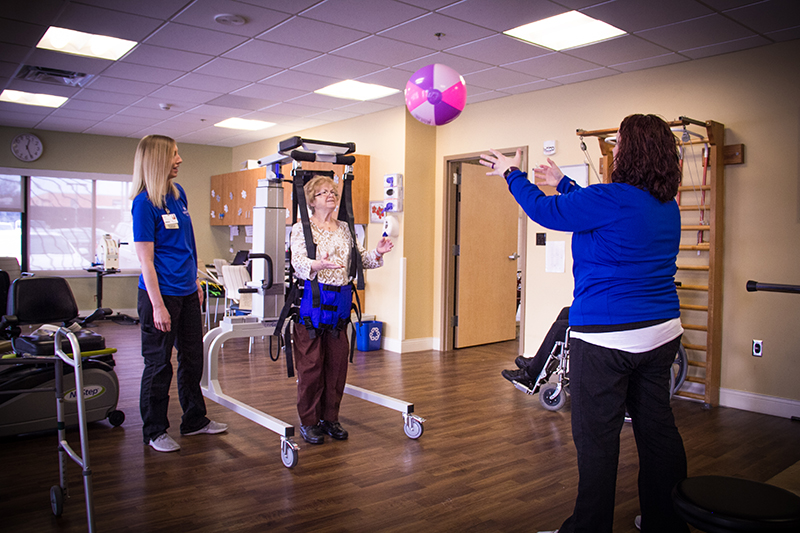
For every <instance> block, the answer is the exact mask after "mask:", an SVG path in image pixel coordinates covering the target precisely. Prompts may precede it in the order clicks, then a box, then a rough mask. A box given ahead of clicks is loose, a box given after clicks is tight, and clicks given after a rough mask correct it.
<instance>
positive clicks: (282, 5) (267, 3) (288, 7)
mask: <svg viewBox="0 0 800 533" xmlns="http://www.w3.org/2000/svg"><path fill="white" fill-rule="evenodd" d="M239 2H242V3H243V4H252V5H254V6H259V7H269V8H270V9H275V10H277V11H283V12H284V13H292V14H297V13H300V12H301V11H303V10H305V9H308V8H309V7H311V6H313V5H314V4H317V3H319V0H239Z"/></svg>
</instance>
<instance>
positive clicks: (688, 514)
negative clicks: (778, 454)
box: [672, 476, 800, 533]
mask: <svg viewBox="0 0 800 533" xmlns="http://www.w3.org/2000/svg"><path fill="white" fill-rule="evenodd" d="M672 502H673V504H674V506H675V511H676V512H677V513H678V516H680V517H681V518H683V519H684V520H686V522H688V523H689V524H690V525H692V526H694V527H696V528H697V529H699V530H701V531H705V532H707V533H731V532H768V531H794V532H797V531H800V496H797V495H796V494H794V493H793V492H789V491H788V490H785V489H782V488H780V487H776V486H774V485H768V484H767V483H759V482H757V481H750V480H747V479H740V478H735V477H727V476H697V477H690V478H687V479H684V480H683V481H681V482H680V483H678V484H677V485H675V488H674V489H673V490H672Z"/></svg>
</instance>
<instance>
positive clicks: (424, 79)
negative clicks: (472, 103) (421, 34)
mask: <svg viewBox="0 0 800 533" xmlns="http://www.w3.org/2000/svg"><path fill="white" fill-rule="evenodd" d="M405 94H406V108H408V112H409V113H411V115H412V116H413V117H414V118H415V119H417V120H419V121H420V122H422V123H423V124H427V125H429V126H441V125H442V124H447V123H448V122H452V121H454V120H455V119H456V118H457V117H458V115H460V114H461V111H463V110H464V106H465V105H466V103H467V86H466V84H465V83H464V78H462V77H461V75H460V74H459V73H458V72H456V71H455V70H453V69H452V68H450V67H448V66H447V65H442V64H440V63H434V64H432V65H428V66H425V67H422V68H421V69H419V70H418V71H416V72H415V73H414V75H413V76H411V78H410V79H409V80H408V83H406V93H405Z"/></svg>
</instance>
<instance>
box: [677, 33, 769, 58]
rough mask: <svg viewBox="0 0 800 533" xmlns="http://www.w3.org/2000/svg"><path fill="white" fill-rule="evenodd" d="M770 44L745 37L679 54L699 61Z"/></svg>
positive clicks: (762, 39)
mask: <svg viewBox="0 0 800 533" xmlns="http://www.w3.org/2000/svg"><path fill="white" fill-rule="evenodd" d="M767 44H770V41H768V40H767V39H765V38H764V37H761V36H760V35H754V36H752V37H745V38H744V39H737V40H734V41H728V42H725V43H717V44H712V45H709V46H702V47H699V48H691V49H689V50H681V54H682V55H685V56H687V57H691V58H692V59H700V58H702V57H709V56H715V55H719V54H727V53H730V52H737V51H739V50H746V49H748V48H753V47H755V46H764V45H767Z"/></svg>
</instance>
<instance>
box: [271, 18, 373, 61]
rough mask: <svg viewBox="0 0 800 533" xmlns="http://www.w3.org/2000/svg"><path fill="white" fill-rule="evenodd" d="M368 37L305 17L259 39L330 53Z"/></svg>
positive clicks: (291, 20) (293, 20)
mask: <svg viewBox="0 0 800 533" xmlns="http://www.w3.org/2000/svg"><path fill="white" fill-rule="evenodd" d="M368 35H369V34H368V33H366V32H363V31H358V30H354V29H352V28H345V27H342V26H334V25H333V24H328V23H326V22H321V21H318V20H313V19H309V18H305V17H292V18H291V19H289V20H287V21H286V22H284V23H282V24H279V25H278V26H276V27H274V28H272V29H270V30H267V31H266V32H264V33H262V34H261V35H259V36H258V37H257V39H261V40H264V41H270V42H273V43H280V44H285V45H289V46H297V47H300V48H306V49H308V50H316V51H318V52H329V51H331V50H335V49H337V48H341V47H342V46H345V45H347V44H350V43H352V42H355V41H357V40H359V39H363V38H364V37H366V36H368Z"/></svg>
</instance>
